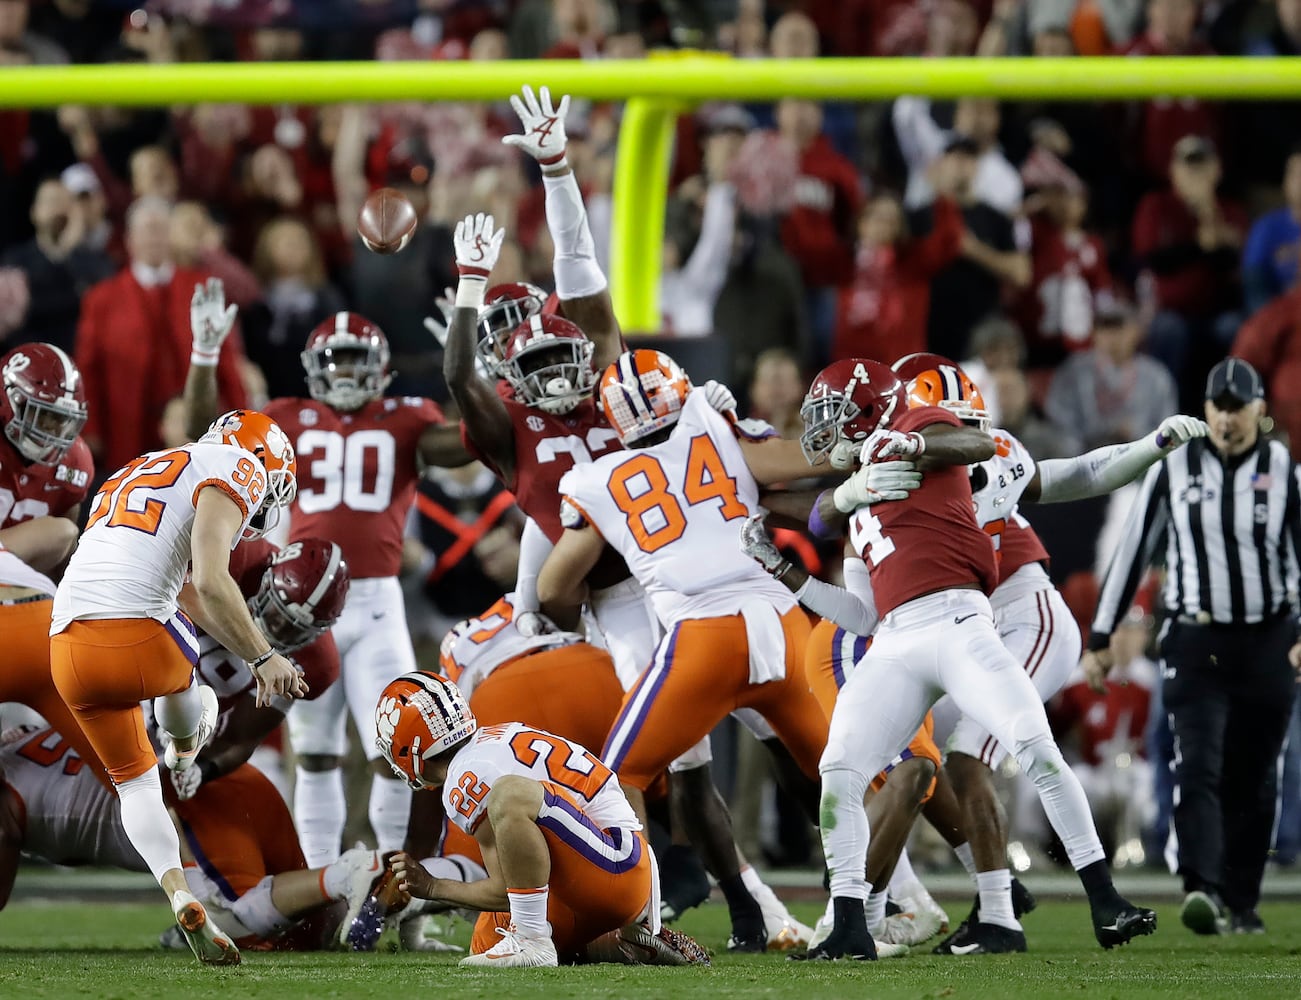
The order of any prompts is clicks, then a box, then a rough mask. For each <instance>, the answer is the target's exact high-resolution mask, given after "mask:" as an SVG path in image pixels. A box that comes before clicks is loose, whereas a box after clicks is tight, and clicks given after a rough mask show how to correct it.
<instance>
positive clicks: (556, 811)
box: [538, 788, 641, 875]
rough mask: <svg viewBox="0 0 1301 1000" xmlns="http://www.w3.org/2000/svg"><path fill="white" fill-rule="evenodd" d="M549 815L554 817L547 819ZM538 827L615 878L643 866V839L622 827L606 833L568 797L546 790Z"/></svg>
mask: <svg viewBox="0 0 1301 1000" xmlns="http://www.w3.org/2000/svg"><path fill="white" fill-rule="evenodd" d="M548 812H549V813H551V815H544V814H545V813H548ZM538 826H540V827H542V829H544V830H550V831H551V832H552V833H553V834H555V835H556V836H557V837H559V838H560V839H561V840H562V841H563V842H564V843H565V844H567V845H568V846H569V847H571V848H573V850H574V851H575V852H577V853H578V854H579V855H581V856H582V857H583V858H585V859H587V860H588V861H590V862H591V863H592V864H594V865H596V867H598V868H600V869H601V870H602V871H606V872H609V873H610V874H612V875H622V874H623V873H624V872H627V871H632V869H634V868H636V867H637V865H638V864H640V863H641V838H639V837H638V836H637V834H635V833H633V832H632V831H631V830H622V829H620V828H618V827H615V828H614V829H612V830H602V829H601V828H600V827H598V826H597V825H596V824H595V823H593V822H592V820H591V819H590V818H589V817H588V815H587V814H586V813H585V812H583V811H582V810H581V809H579V808H578V807H577V806H575V805H574V804H573V803H572V802H570V801H569V800H568V799H566V798H565V797H564V796H562V795H557V794H555V793H554V792H550V791H547V790H546V789H545V788H544V789H543V791H542V813H540V814H539V815H538ZM602 845H604V846H602Z"/></svg>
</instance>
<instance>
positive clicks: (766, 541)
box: [741, 510, 791, 576]
mask: <svg viewBox="0 0 1301 1000" xmlns="http://www.w3.org/2000/svg"><path fill="white" fill-rule="evenodd" d="M764 513H765V512H764V511H762V510H760V511H758V512H756V513H754V514H751V515H750V516H749V517H747V518H746V519H745V524H743V525H741V551H742V552H744V553H745V554H746V555H747V556H749V557H750V558H751V559H753V560H754V561H755V562H757V563H758V564H759V565H760V566H762V567H763V568H764V569H765V570H767V571H768V572H769V573H771V574H772V575H773V576H782V575H783V574H784V573H785V572H786V571H787V570H788V569H790V568H791V564H790V560H788V559H787V558H786V557H785V556H784V555H782V554H781V550H779V549H778V548H777V545H776V543H775V542H773V540H772V538H771V537H770V536H769V535H768V529H767V528H765V527H764V526H763V515H764Z"/></svg>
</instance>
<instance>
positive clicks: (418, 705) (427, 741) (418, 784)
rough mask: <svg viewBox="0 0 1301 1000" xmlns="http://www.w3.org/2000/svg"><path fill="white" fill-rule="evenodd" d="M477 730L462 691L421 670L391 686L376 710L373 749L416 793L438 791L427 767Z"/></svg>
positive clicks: (406, 675)
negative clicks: (429, 776)
mask: <svg viewBox="0 0 1301 1000" xmlns="http://www.w3.org/2000/svg"><path fill="white" fill-rule="evenodd" d="M478 728H479V723H478V722H477V721H476V720H475V718H474V713H473V712H471V711H470V703H469V702H468V701H466V700H465V695H463V694H461V689H460V688H458V687H457V686H456V685H455V684H453V683H452V682H451V681H449V680H446V679H445V678H442V677H439V676H438V675H437V674H429V673H425V672H423V671H419V670H418V671H416V672H415V673H410V674H403V675H402V676H401V677H398V678H396V679H395V680H392V681H389V683H388V687H386V688H385V689H384V690H383V692H382V693H381V694H380V696H379V703H378V704H377V705H376V706H375V745H376V746H378V747H379V752H380V753H382V754H383V755H384V759H385V760H386V761H388V763H389V767H391V768H393V772H394V773H395V774H396V775H397V776H398V777H399V778H401V779H402V780H403V781H405V782H406V783H407V784H408V785H410V786H411V787H412V788H415V789H417V790H419V789H422V788H437V787H438V784H439V783H438V782H436V781H431V780H429V779H428V778H426V777H425V775H424V768H425V764H426V763H427V762H428V761H430V760H432V759H433V758H435V757H437V756H438V755H439V754H441V753H444V752H446V751H448V750H451V749H452V748H453V747H456V746H459V745H460V744H461V743H464V742H465V741H466V740H468V739H469V738H470V737H471V736H473V735H474V731H475V730H476V729H478Z"/></svg>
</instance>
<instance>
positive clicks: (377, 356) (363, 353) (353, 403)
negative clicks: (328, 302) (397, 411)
mask: <svg viewBox="0 0 1301 1000" xmlns="http://www.w3.org/2000/svg"><path fill="white" fill-rule="evenodd" d="M301 358H302V362H303V369H304V370H305V371H306V373H307V391H308V393H309V394H310V395H311V397H312V398H313V399H315V400H317V401H318V402H321V403H324V404H325V405H327V406H329V407H331V408H333V409H336V410H342V411H345V412H350V411H352V410H359V409H361V407H363V406H365V405H366V404H367V403H369V402H370V401H371V400H375V399H379V398H380V397H381V396H383V395H384V390H385V389H387V388H388V384H389V382H391V381H392V380H393V376H392V375H391V374H390V373H389V371H388V365H389V346H388V339H387V338H386V337H385V336H384V333H383V331H381V330H380V328H379V327H378V326H376V325H375V324H374V323H372V322H371V321H370V320H368V319H366V318H365V317H364V316H361V315H359V314H357V313H348V312H342V313H336V314H335V315H334V316H333V317H331V318H330V319H327V320H325V321H324V322H322V323H320V324H318V325H317V327H316V329H315V330H313V331H312V334H311V336H310V337H308V338H307V347H306V348H304V350H303V353H302V355H301Z"/></svg>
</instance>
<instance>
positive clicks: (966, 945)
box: [934, 921, 1026, 955]
mask: <svg viewBox="0 0 1301 1000" xmlns="http://www.w3.org/2000/svg"><path fill="white" fill-rule="evenodd" d="M941 949H944V950H941ZM1025 950H1026V949H1025V931H1023V930H1021V929H1020V928H1012V927H1004V926H1003V925H1002V924H986V923H981V922H980V921H976V922H975V923H970V924H964V925H963V926H962V927H961V928H959V930H958V932H957V933H956V934H953V935H950V937H949V938H948V939H947V940H945V941H944V942H943V943H942V944H940V945H939V946H938V947H936V949H935V951H934V954H936V955H1008V954H1012V953H1013V952H1018V951H1025Z"/></svg>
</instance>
